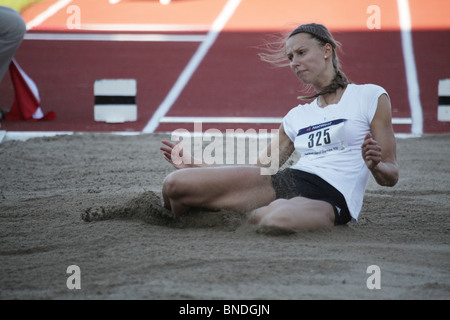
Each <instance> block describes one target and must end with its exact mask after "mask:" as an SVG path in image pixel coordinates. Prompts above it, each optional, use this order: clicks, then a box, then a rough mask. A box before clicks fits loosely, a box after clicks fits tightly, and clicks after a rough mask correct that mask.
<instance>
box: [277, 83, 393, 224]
mask: <svg viewBox="0 0 450 320" xmlns="http://www.w3.org/2000/svg"><path fill="white" fill-rule="evenodd" d="M382 94H386V95H387V93H386V91H385V90H384V89H383V88H382V87H380V86H377V85H373V84H364V85H356V84H349V85H348V86H347V88H346V90H345V91H344V94H343V95H342V97H341V100H340V101H339V103H337V104H333V105H328V106H326V107H325V108H320V107H319V106H318V104H317V99H316V100H314V101H313V102H311V103H309V104H304V105H298V106H297V107H295V108H293V109H292V110H290V111H289V112H288V114H287V115H286V116H285V117H284V118H283V126H284V130H285V132H286V134H287V135H288V137H289V138H290V139H291V140H292V141H293V142H294V146H295V150H296V151H297V152H298V153H300V159H299V160H298V162H297V163H295V164H294V165H293V166H292V168H293V169H300V170H303V171H306V172H309V173H313V174H316V175H318V176H319V177H321V178H322V179H324V180H325V181H327V182H328V183H329V184H331V185H332V186H333V187H335V188H336V189H337V190H339V191H340V192H341V193H342V195H343V196H344V197H345V200H346V201H347V206H348V209H349V211H350V214H351V216H352V217H353V219H354V220H357V219H358V215H359V213H360V211H361V208H362V203H363V198H364V191H365V189H366V186H367V181H368V178H369V174H370V171H369V169H368V168H367V166H366V164H365V162H364V160H363V158H362V155H361V145H362V143H363V141H364V137H365V136H366V134H367V133H369V132H370V124H371V122H372V119H373V117H374V115H375V112H376V110H377V106H378V98H379V97H380V96H381V95H382Z"/></svg>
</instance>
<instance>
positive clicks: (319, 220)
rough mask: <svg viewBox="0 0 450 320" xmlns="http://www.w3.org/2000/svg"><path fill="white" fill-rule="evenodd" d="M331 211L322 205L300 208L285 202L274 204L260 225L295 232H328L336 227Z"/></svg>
mask: <svg viewBox="0 0 450 320" xmlns="http://www.w3.org/2000/svg"><path fill="white" fill-rule="evenodd" d="M331 211H332V209H331ZM331 211H330V208H328V206H325V205H322V204H320V205H318V206H317V205H316V204H314V205H308V206H305V207H303V208H299V207H298V206H296V205H293V203H291V202H289V201H288V200H284V201H279V202H278V203H274V204H273V205H272V210H270V211H269V212H267V213H266V214H265V215H264V216H263V217H262V218H261V219H260V221H259V225H260V226H264V227H274V228H281V229H286V230H294V231H303V230H305V231H306V230H328V229H331V228H332V227H333V226H334V214H332V212H331Z"/></svg>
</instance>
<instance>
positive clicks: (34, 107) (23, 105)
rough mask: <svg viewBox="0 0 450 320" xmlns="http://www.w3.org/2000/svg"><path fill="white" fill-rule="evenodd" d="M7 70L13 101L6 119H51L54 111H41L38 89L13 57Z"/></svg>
mask: <svg viewBox="0 0 450 320" xmlns="http://www.w3.org/2000/svg"><path fill="white" fill-rule="evenodd" d="M9 72H10V74H11V80H12V84H13V87H14V102H13V105H12V107H11V110H10V111H9V112H8V113H7V114H6V120H27V121H37V120H53V119H55V118H56V113H55V112H53V111H50V112H48V113H46V114H44V113H43V112H42V109H41V106H40V105H41V101H40V97H39V90H38V88H37V86H36V84H35V83H34V81H33V80H32V79H31V78H30V77H29V76H28V75H27V74H26V73H25V72H24V71H23V70H22V68H21V67H20V66H19V64H18V63H17V61H15V60H14V59H13V60H12V61H11V64H10V65H9Z"/></svg>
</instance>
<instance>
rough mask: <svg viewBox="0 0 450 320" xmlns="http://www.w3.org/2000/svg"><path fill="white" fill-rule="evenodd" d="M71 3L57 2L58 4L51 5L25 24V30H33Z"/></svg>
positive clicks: (68, 0)
mask: <svg viewBox="0 0 450 320" xmlns="http://www.w3.org/2000/svg"><path fill="white" fill-rule="evenodd" d="M72 1H73V0H59V1H58V2H56V3H54V4H52V5H51V6H50V7H48V8H47V10H45V11H44V12H42V13H41V14H39V15H37V16H36V17H35V18H34V19H33V20H31V21H30V22H28V23H27V25H26V27H27V30H30V29H33V28H34V27H36V26H38V25H40V24H41V23H43V22H44V21H45V20H47V19H48V18H50V17H51V16H53V15H55V14H56V13H57V12H58V11H59V10H61V9H62V8H64V7H65V6H67V5H68V4H69V3H71V2H72Z"/></svg>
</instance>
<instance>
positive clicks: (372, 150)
mask: <svg viewBox="0 0 450 320" xmlns="http://www.w3.org/2000/svg"><path fill="white" fill-rule="evenodd" d="M370 129H371V131H372V134H370V133H368V134H367V135H366V137H365V138H364V142H363V144H362V145H361V151H362V157H363V159H364V161H365V163H366V165H367V168H369V170H370V171H371V172H372V175H373V177H374V178H375V180H376V182H377V183H378V184H379V185H382V186H388V187H393V186H394V185H396V184H397V181H398V176H399V172H398V171H399V170H398V164H397V150H396V149H397V145H396V142H395V137H394V129H393V128H392V115H391V103H390V101H389V98H388V97H387V95H385V94H383V95H381V96H380V97H379V98H378V106H377V111H376V112H375V116H374V117H373V120H372V123H371V126H370Z"/></svg>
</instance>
